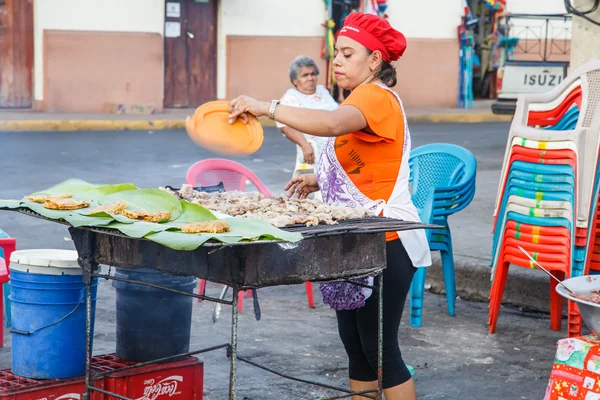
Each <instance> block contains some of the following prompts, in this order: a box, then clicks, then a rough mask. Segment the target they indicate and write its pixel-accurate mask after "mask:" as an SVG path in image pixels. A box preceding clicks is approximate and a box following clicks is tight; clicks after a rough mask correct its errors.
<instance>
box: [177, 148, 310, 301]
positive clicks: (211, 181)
mask: <svg viewBox="0 0 600 400" xmlns="http://www.w3.org/2000/svg"><path fill="white" fill-rule="evenodd" d="M248 181H250V183H251V184H253V185H254V186H255V187H256V189H257V190H258V191H259V192H260V193H262V194H264V195H265V196H272V195H273V193H271V191H270V190H269V189H267V187H266V186H265V185H264V184H263V183H262V182H261V180H260V179H258V176H256V174H254V172H252V171H250V169H248V168H246V167H245V166H243V165H242V164H240V163H238V162H235V161H231V160H225V159H222V158H209V159H206V160H202V161H198V162H197V163H195V164H193V165H192V166H191V167H190V168H189V169H188V171H187V174H186V183H187V184H188V185H193V186H198V184H200V185H201V186H212V185H218V184H219V183H220V182H223V185H224V186H225V190H227V191H233V190H237V191H240V192H243V191H245V189H246V187H247V186H248V185H247V183H248ZM305 286H306V297H307V299H308V306H309V307H310V308H315V300H314V297H313V290H312V283H311V282H306V283H305ZM205 290H206V281H205V280H203V279H201V280H200V290H199V294H201V295H203V294H204V293H205ZM247 293H248V296H249V297H250V296H252V292H251V291H248V292H247ZM238 296H239V297H238V308H239V310H240V311H242V310H243V309H244V293H243V291H242V292H240V293H239V294H238ZM198 301H202V300H201V299H198Z"/></svg>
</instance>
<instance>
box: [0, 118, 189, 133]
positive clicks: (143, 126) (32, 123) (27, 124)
mask: <svg viewBox="0 0 600 400" xmlns="http://www.w3.org/2000/svg"><path fill="white" fill-rule="evenodd" d="M184 128H185V121H184V120H144V121H142V120H138V121H123V120H60V121H56V120H25V121H18V120H5V121H0V131H36V132H45V131H48V132H50V131H134V130H149V131H152V130H165V129H184Z"/></svg>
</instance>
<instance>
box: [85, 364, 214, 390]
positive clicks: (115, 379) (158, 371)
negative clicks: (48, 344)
mask: <svg viewBox="0 0 600 400" xmlns="http://www.w3.org/2000/svg"><path fill="white" fill-rule="evenodd" d="M111 357H112V359H111ZM124 364H131V363H123V362H122V361H120V360H118V359H117V358H116V357H115V356H114V355H107V356H104V359H103V360H102V361H98V362H95V363H94V368H95V369H96V370H97V371H102V370H103V371H111V370H114V369H116V368H122V367H124V366H127V365H124ZM96 387H98V388H100V389H104V390H107V391H109V392H112V393H116V394H118V395H120V396H124V397H128V398H130V399H136V400H163V399H164V400H166V399H174V400H177V399H178V400H202V393H203V388H204V364H203V363H202V362H201V361H200V360H198V359H197V358H195V357H189V358H187V359H185V360H182V361H175V362H171V363H165V364H152V365H150V366H147V367H141V368H134V369H131V370H128V371H124V372H115V373H112V374H109V375H107V376H105V377H104V379H102V380H101V381H98V382H96ZM99 395H102V396H99ZM95 396H96V397H94V400H117V398H116V397H113V396H109V395H104V394H101V393H98V392H96V393H95Z"/></svg>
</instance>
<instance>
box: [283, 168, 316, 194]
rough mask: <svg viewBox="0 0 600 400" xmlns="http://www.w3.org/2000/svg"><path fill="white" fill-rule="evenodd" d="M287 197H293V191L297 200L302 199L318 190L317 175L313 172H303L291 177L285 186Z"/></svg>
mask: <svg viewBox="0 0 600 400" xmlns="http://www.w3.org/2000/svg"><path fill="white" fill-rule="evenodd" d="M285 190H286V191H288V197H293V196H294V193H295V194H296V197H297V198H298V199H299V200H304V199H306V198H307V197H308V195H309V194H311V193H313V192H318V191H319V185H318V184H317V176H316V175H315V174H303V175H299V176H297V177H295V178H294V179H292V180H291V181H290V182H289V183H288V184H287V185H286V186H285Z"/></svg>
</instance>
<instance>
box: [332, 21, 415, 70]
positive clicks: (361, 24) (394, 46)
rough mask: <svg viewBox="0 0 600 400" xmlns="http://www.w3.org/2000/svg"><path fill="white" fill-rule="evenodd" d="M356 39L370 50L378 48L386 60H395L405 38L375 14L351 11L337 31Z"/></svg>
mask: <svg viewBox="0 0 600 400" xmlns="http://www.w3.org/2000/svg"><path fill="white" fill-rule="evenodd" d="M339 36H346V37H349V38H350V39H353V40H356V41H357V42H358V43H360V44H362V45H363V46H365V47H366V48H367V49H369V50H371V51H375V50H379V51H380V52H381V54H382V56H383V60H384V61H386V62H392V61H397V60H398V59H399V58H400V57H401V56H402V54H404V50H405V49H406V38H405V37H404V35H403V34H402V33H400V32H399V31H397V30H395V29H394V28H392V26H391V25H390V23H389V22H388V21H387V20H386V19H384V18H381V17H378V16H377V15H372V14H363V13H359V12H353V13H350V15H348V17H346V20H345V21H344V26H343V27H342V29H340V31H339V33H338V37H339Z"/></svg>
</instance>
